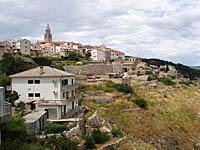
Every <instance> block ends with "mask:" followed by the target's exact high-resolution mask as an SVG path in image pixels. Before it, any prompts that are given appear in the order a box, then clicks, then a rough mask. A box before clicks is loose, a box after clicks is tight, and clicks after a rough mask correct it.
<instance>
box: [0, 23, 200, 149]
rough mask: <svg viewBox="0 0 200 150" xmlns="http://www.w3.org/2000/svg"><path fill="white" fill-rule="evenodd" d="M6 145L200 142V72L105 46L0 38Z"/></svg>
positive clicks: (194, 145)
mask: <svg viewBox="0 0 200 150" xmlns="http://www.w3.org/2000/svg"><path fill="white" fill-rule="evenodd" d="M0 58H1V60H0V87H1V88H0V98H1V99H0V127H1V130H0V131H1V136H2V138H1V141H2V142H1V147H0V148H2V149H6V150H10V149H16V150H18V149H19V150H23V149H24V150H33V149H36V150H37V149H38V150H39V149H40V150H43V149H52V150H56V149H69V150H74V149H77V150H84V149H99V150H110V149H122V150H123V149H128V150H129V149H166V150H175V149H200V144H199V140H200V139H199V130H200V127H199V117H200V116H199V106H200V101H199V97H200V94H199V93H200V91H199V87H200V82H199V77H200V71H198V70H195V69H192V68H189V67H187V66H184V65H182V64H175V63H172V62H167V61H163V60H159V59H143V58H138V57H134V56H127V55H126V54H125V53H123V52H121V51H119V50H114V49H112V48H108V47H106V46H105V45H99V46H92V45H82V44H81V43H75V42H67V41H53V35H52V33H51V30H50V26H49V25H47V27H46V29H45V34H44V39H43V40H42V41H37V42H36V43H32V42H31V41H29V40H27V39H18V40H6V41H2V42H0Z"/></svg>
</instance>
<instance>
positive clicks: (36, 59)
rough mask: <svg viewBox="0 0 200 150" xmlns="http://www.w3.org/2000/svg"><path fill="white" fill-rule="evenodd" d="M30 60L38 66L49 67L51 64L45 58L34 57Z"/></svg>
mask: <svg viewBox="0 0 200 150" xmlns="http://www.w3.org/2000/svg"><path fill="white" fill-rule="evenodd" d="M32 59H33V61H34V62H35V63H36V64H38V65H39V66H50V65H51V64H52V61H51V60H50V59H48V58H47V57H34V58H32Z"/></svg>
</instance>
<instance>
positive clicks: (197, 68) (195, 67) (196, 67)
mask: <svg viewBox="0 0 200 150" xmlns="http://www.w3.org/2000/svg"><path fill="white" fill-rule="evenodd" d="M190 68H192V69H196V70H200V66H190Z"/></svg>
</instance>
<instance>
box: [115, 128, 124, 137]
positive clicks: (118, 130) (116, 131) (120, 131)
mask: <svg viewBox="0 0 200 150" xmlns="http://www.w3.org/2000/svg"><path fill="white" fill-rule="evenodd" d="M112 135H113V136H114V137H123V136H124V132H123V131H122V130H121V129H120V128H117V127H112Z"/></svg>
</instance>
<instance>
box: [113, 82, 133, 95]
mask: <svg viewBox="0 0 200 150" xmlns="http://www.w3.org/2000/svg"><path fill="white" fill-rule="evenodd" d="M116 90H117V91H119V92H123V93H133V89H132V87H131V86H129V85H128V84H117V86H116Z"/></svg>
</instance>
